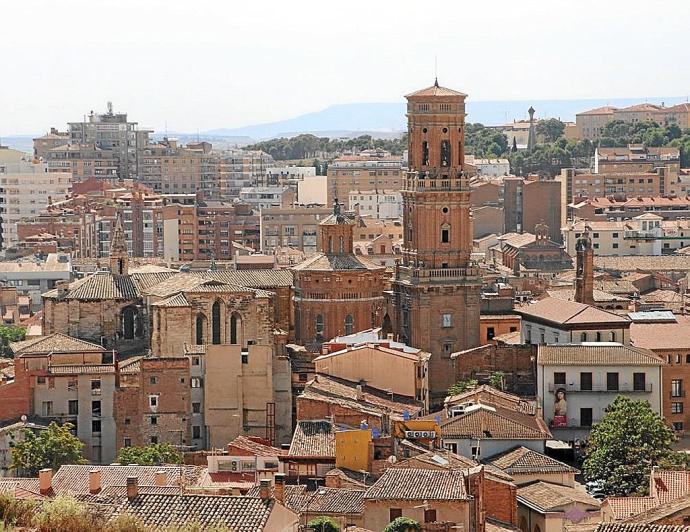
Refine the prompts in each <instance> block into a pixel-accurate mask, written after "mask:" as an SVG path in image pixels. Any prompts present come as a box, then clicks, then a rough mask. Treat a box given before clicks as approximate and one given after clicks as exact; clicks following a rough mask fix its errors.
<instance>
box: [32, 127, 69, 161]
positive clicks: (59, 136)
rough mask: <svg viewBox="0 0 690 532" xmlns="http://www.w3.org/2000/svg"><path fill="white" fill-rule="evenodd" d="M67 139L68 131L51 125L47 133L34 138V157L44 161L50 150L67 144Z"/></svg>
mask: <svg viewBox="0 0 690 532" xmlns="http://www.w3.org/2000/svg"><path fill="white" fill-rule="evenodd" d="M69 141H70V137H69V131H58V130H57V128H54V127H51V128H50V131H49V132H48V133H46V134H45V135H43V136H41V137H37V138H35V139H34V157H36V158H37V159H43V160H44V161H45V160H46V159H47V158H48V152H49V151H50V150H52V149H53V148H57V147H58V146H64V145H65V144H69Z"/></svg>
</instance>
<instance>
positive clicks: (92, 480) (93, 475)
mask: <svg viewBox="0 0 690 532" xmlns="http://www.w3.org/2000/svg"><path fill="white" fill-rule="evenodd" d="M99 491H101V470H100V469H92V470H91V471H89V493H91V494H92V495H94V494H96V493H98V492H99Z"/></svg>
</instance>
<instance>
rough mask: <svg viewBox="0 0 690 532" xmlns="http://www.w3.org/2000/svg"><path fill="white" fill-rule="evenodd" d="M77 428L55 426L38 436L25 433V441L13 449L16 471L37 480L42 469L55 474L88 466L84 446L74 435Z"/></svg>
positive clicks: (68, 424) (69, 425)
mask: <svg viewBox="0 0 690 532" xmlns="http://www.w3.org/2000/svg"><path fill="white" fill-rule="evenodd" d="M72 430H74V425H72V424H71V423H65V424H64V425H58V424H57V423H55V422H53V423H51V424H50V425H49V426H48V428H47V429H45V430H42V431H40V433H39V434H38V435H36V434H35V433H34V432H32V431H31V430H29V429H25V430H24V439H23V440H22V441H18V442H17V443H16V444H15V445H14V447H13V448H12V467H13V468H16V469H20V470H22V471H24V472H25V474H27V475H28V476H36V475H37V474H38V472H39V471H40V470H41V469H44V468H46V467H49V468H51V469H53V470H55V469H58V468H59V467H60V466H62V465H65V464H85V463H86V460H85V459H84V456H83V454H82V450H83V448H84V444H83V443H82V442H81V441H79V439H78V438H77V437H76V436H74V435H72V432H71V431H72Z"/></svg>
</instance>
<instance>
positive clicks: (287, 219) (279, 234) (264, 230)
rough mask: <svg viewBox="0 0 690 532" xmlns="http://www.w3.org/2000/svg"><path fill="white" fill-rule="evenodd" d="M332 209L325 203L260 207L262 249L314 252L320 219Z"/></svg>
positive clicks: (271, 251) (268, 251)
mask: <svg viewBox="0 0 690 532" xmlns="http://www.w3.org/2000/svg"><path fill="white" fill-rule="evenodd" d="M332 212H333V209H329V208H326V207H305V206H294V207H293V206H290V207H271V208H266V209H261V251H262V252H263V253H273V252H275V250H276V249H277V248H280V247H291V248H295V249H299V250H300V251H303V252H304V253H306V254H309V253H315V252H316V251H318V248H317V241H316V240H317V235H318V226H319V223H320V222H321V221H322V220H323V219H324V218H326V217H328V216H329V215H330V214H331V213H332Z"/></svg>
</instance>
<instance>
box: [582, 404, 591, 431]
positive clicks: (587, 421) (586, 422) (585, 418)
mask: <svg viewBox="0 0 690 532" xmlns="http://www.w3.org/2000/svg"><path fill="white" fill-rule="evenodd" d="M580 426H581V427H591V426H592V409H591V408H580Z"/></svg>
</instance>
